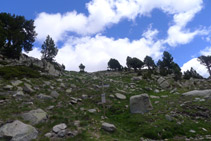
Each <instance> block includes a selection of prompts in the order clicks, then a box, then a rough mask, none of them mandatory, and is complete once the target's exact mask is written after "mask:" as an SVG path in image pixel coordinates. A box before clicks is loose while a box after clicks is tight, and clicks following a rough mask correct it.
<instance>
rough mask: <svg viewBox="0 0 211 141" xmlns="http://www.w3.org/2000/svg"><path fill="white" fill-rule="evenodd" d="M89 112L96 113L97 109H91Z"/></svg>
mask: <svg viewBox="0 0 211 141" xmlns="http://www.w3.org/2000/svg"><path fill="white" fill-rule="evenodd" d="M88 112H90V113H96V112H97V110H96V109H89V110H88Z"/></svg>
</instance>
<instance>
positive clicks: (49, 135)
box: [45, 133, 53, 138]
mask: <svg viewBox="0 0 211 141" xmlns="http://www.w3.org/2000/svg"><path fill="white" fill-rule="evenodd" d="M52 136H53V134H52V133H46V134H45V137H47V138H50V137H52Z"/></svg>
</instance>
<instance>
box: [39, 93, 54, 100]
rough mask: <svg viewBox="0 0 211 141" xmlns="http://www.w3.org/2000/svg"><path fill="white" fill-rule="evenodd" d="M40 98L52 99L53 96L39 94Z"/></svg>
mask: <svg viewBox="0 0 211 141" xmlns="http://www.w3.org/2000/svg"><path fill="white" fill-rule="evenodd" d="M37 98H38V99H41V100H52V99H53V97H51V96H49V95H44V94H39V95H38V96H37Z"/></svg>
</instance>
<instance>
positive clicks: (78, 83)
mask: <svg viewBox="0 0 211 141" xmlns="http://www.w3.org/2000/svg"><path fill="white" fill-rule="evenodd" d="M27 76H28V75H27ZM192 90H199V91H192ZM186 92H188V93H186ZM103 93H105V97H106V103H105V104H102V101H101V94H103ZM210 107H211V81H210V80H205V79H202V80H197V79H191V80H182V81H178V82H176V81H174V80H173V79H172V77H171V76H167V77H161V76H158V75H152V77H151V78H145V79H144V78H143V77H142V76H137V74H136V73H129V72H98V73H77V72H65V73H64V74H63V75H62V76H60V77H43V76H38V77H23V78H19V77H16V78H10V79H5V78H3V77H2V78H0V140H18V141H28V140H56V141H57V140H74V141H77V140H78V141H81V140H88V141H89V140H90V141H92V140H96V141H99V140H105V141H112V140H115V141H117V140H118V141H136V140H138V141H139V140H146V141H148V140H211V108H210Z"/></svg>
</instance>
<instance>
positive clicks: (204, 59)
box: [198, 55, 211, 76]
mask: <svg viewBox="0 0 211 141" xmlns="http://www.w3.org/2000/svg"><path fill="white" fill-rule="evenodd" d="M198 60H199V61H200V63H201V64H202V65H204V66H206V68H207V70H208V72H209V74H210V76H211V56H204V55H202V56H200V57H198Z"/></svg>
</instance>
